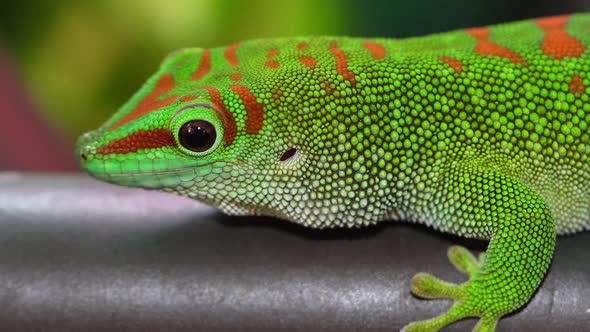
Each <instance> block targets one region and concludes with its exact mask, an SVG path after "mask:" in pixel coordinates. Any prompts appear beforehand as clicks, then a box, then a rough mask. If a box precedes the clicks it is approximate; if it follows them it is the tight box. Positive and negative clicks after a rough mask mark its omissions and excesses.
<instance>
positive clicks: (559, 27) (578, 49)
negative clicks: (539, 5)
mask: <svg viewBox="0 0 590 332" xmlns="http://www.w3.org/2000/svg"><path fill="white" fill-rule="evenodd" d="M568 20H569V16H553V17H546V18H540V19H538V20H537V21H536V23H537V26H538V27H540V28H541V29H543V33H544V36H543V43H542V44H541V50H542V51H543V53H545V54H546V55H548V56H550V57H553V58H555V59H557V60H562V59H563V58H565V57H570V58H579V57H580V56H581V55H582V53H584V51H585V50H586V46H584V44H582V42H581V41H580V40H578V39H576V38H574V37H573V36H571V35H570V34H569V33H568V32H567V31H565V26H566V25H567V22H568Z"/></svg>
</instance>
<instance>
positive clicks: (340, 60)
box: [329, 42, 356, 86]
mask: <svg viewBox="0 0 590 332" xmlns="http://www.w3.org/2000/svg"><path fill="white" fill-rule="evenodd" d="M329 50H330V52H332V54H333V55H334V58H335V59H336V72H337V73H338V74H340V76H342V77H344V79H345V80H347V81H349V82H350V83H351V84H352V85H353V86H354V85H355V84H356V79H355V78H354V73H353V72H352V71H350V70H349V69H348V58H347V57H346V54H345V53H344V51H342V50H341V49H339V48H338V45H337V44H336V42H332V43H331V44H330V47H329Z"/></svg>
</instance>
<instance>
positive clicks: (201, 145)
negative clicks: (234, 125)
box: [178, 120, 216, 152]
mask: <svg viewBox="0 0 590 332" xmlns="http://www.w3.org/2000/svg"><path fill="white" fill-rule="evenodd" d="M215 137H216V134H215V127H213V125H212V124H211V123H209V122H207V121H204V120H192V121H189V122H187V123H185V124H183V125H182V127H180V131H179V132H178V138H179V140H180V144H182V146H184V147H185V148H187V149H189V150H191V151H195V152H204V151H207V150H209V149H210V148H211V147H212V146H213V143H215Z"/></svg>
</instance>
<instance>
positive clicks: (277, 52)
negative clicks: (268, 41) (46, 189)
mask: <svg viewBox="0 0 590 332" xmlns="http://www.w3.org/2000/svg"><path fill="white" fill-rule="evenodd" d="M277 55H279V50H277V49H276V48H274V49H272V50H270V51H268V54H267V55H266V56H267V57H269V58H274V57H275V56H277Z"/></svg>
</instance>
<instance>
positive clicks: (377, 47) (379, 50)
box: [363, 42, 386, 59]
mask: <svg viewBox="0 0 590 332" xmlns="http://www.w3.org/2000/svg"><path fill="white" fill-rule="evenodd" d="M363 47H364V48H366V49H367V50H369V52H371V56H372V57H373V59H383V58H384V57H385V54H386V51H385V47H383V45H381V44H378V43H373V42H366V43H363Z"/></svg>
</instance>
